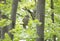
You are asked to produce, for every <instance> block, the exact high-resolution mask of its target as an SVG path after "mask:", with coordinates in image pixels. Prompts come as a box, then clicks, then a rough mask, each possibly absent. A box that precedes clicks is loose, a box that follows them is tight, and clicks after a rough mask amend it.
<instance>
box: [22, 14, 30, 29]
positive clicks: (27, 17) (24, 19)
mask: <svg viewBox="0 0 60 41" xmlns="http://www.w3.org/2000/svg"><path fill="white" fill-rule="evenodd" d="M28 21H29V15H26V16H25V17H24V18H23V28H26V25H28Z"/></svg>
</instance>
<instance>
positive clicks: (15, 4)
mask: <svg viewBox="0 0 60 41" xmlns="http://www.w3.org/2000/svg"><path fill="white" fill-rule="evenodd" d="M17 7H18V0H13V4H12V10H11V20H12V23H11V25H10V26H9V30H10V29H12V28H14V27H15V23H16V12H17ZM8 34H9V36H10V37H11V39H13V35H12V34H11V33H10V32H8Z"/></svg>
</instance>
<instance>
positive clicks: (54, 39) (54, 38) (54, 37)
mask: <svg viewBox="0 0 60 41" xmlns="http://www.w3.org/2000/svg"><path fill="white" fill-rule="evenodd" d="M51 10H52V12H51V19H52V23H54V11H53V10H54V2H53V0H51ZM54 31H55V30H54ZM53 41H56V35H53Z"/></svg>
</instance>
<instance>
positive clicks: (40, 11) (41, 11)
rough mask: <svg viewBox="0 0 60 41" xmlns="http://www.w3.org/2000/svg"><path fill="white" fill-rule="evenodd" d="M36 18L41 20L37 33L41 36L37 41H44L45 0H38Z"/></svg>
mask: <svg viewBox="0 0 60 41" xmlns="http://www.w3.org/2000/svg"><path fill="white" fill-rule="evenodd" d="M36 18H37V19H38V20H39V21H40V22H41V25H37V34H38V36H39V37H38V38H37V39H36V41H44V23H45V0H38V3H37V12H36Z"/></svg>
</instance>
